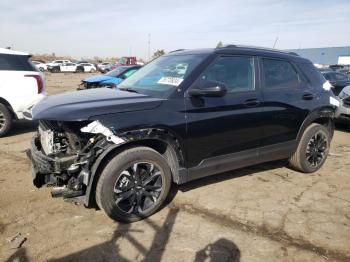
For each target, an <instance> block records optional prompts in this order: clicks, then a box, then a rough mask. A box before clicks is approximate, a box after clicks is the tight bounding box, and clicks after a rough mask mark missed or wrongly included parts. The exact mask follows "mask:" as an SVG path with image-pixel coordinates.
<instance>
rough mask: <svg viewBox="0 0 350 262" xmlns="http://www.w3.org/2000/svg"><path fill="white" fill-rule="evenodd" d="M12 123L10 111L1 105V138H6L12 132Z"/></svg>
mask: <svg viewBox="0 0 350 262" xmlns="http://www.w3.org/2000/svg"><path fill="white" fill-rule="evenodd" d="M12 122H13V121H12V116H11V112H10V110H9V109H8V108H7V107H6V106H5V105H4V104H1V103H0V137H3V136H5V135H6V134H7V133H8V132H9V131H10V129H11V127H12Z"/></svg>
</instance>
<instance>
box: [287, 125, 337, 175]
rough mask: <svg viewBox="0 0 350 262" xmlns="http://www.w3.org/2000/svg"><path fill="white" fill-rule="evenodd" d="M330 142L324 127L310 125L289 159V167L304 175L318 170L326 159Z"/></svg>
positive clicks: (329, 136)
mask: <svg viewBox="0 0 350 262" xmlns="http://www.w3.org/2000/svg"><path fill="white" fill-rule="evenodd" d="M330 140H331V135H330V134H329V131H328V129H327V128H326V127H325V126H323V125H321V124H317V123H313V124H311V125H310V126H309V127H308V128H306V130H305V131H304V134H303V136H302V138H301V140H300V142H299V145H298V148H297V150H296V152H295V153H294V155H293V156H292V157H291V158H290V159H289V163H290V165H291V166H292V167H293V168H294V169H296V170H298V171H301V172H304V173H312V172H315V171H317V170H319V169H320V168H321V166H322V165H323V164H324V162H325V161H326V159H327V156H328V153H329V148H330Z"/></svg>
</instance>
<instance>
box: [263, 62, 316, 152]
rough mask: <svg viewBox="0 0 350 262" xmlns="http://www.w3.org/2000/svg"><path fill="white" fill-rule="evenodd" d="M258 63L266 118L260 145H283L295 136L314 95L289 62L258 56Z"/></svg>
mask: <svg viewBox="0 0 350 262" xmlns="http://www.w3.org/2000/svg"><path fill="white" fill-rule="evenodd" d="M259 65H260V68H261V72H262V73H261V78H262V95H263V104H262V106H263V107H262V110H263V116H264V119H265V123H264V138H263V139H262V141H261V146H262V147H264V146H270V145H276V146H278V145H281V146H282V145H286V144H287V142H288V141H293V140H294V139H296V137H297V134H298V132H299V128H300V126H301V124H302V122H303V121H304V119H305V117H306V116H307V114H308V113H309V111H310V110H311V108H313V107H314V103H315V101H316V100H317V97H316V96H317V94H315V92H314V90H313V89H312V88H310V87H309V85H308V83H307V82H306V81H305V79H304V78H303V77H302V75H301V73H300V72H299V71H298V68H297V67H296V66H295V65H294V64H293V63H292V62H291V61H288V60H283V59H275V58H260V63H259ZM262 150H263V149H262Z"/></svg>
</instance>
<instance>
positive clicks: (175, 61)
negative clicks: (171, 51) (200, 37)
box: [119, 55, 205, 98]
mask: <svg viewBox="0 0 350 262" xmlns="http://www.w3.org/2000/svg"><path fill="white" fill-rule="evenodd" d="M204 58H205V56H204V55H170V56H161V57H159V58H157V59H156V60H154V61H152V62H151V63H149V64H147V65H146V66H144V67H142V68H141V69H140V70H138V71H137V72H136V73H134V74H133V75H132V76H130V77H129V78H128V79H126V80H124V81H123V82H122V84H121V85H120V86H119V88H121V89H123V88H126V89H133V90H135V91H137V92H139V93H144V94H148V95H151V96H155V97H162V98H164V97H167V96H168V95H170V94H171V93H172V92H173V91H174V89H176V87H177V86H179V85H180V84H181V82H182V81H183V80H184V79H185V78H186V77H187V76H188V75H189V74H190V73H191V72H192V71H193V69H194V68H195V67H196V66H198V65H199V63H200V62H202V61H203V59H204Z"/></svg>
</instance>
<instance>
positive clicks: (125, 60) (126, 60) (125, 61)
mask: <svg viewBox="0 0 350 262" xmlns="http://www.w3.org/2000/svg"><path fill="white" fill-rule="evenodd" d="M126 65H128V66H129V65H137V60H136V56H123V57H121V58H120V59H119V61H118V62H117V63H116V64H115V65H113V66H112V70H113V69H116V68H117V67H119V66H126Z"/></svg>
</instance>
